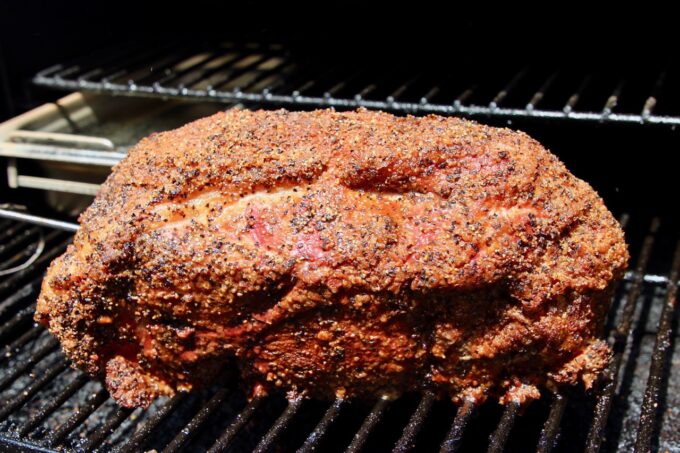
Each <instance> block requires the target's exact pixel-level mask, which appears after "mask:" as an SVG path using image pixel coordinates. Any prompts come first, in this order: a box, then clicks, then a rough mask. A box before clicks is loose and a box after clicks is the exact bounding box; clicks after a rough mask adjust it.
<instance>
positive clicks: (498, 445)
mask: <svg viewBox="0 0 680 453" xmlns="http://www.w3.org/2000/svg"><path fill="white" fill-rule="evenodd" d="M519 407H520V405H519V403H517V402H514V401H513V402H511V403H509V404H508V405H507V406H505V410H504V411H503V416H502V417H501V420H500V422H498V426H497V427H496V430H495V431H494V432H493V434H491V437H490V438H489V440H490V442H489V449H488V450H487V451H488V453H501V452H502V451H503V448H504V447H505V442H506V441H507V440H508V437H509V436H510V431H511V430H512V427H513V426H515V420H516V419H517V413H518V411H519Z"/></svg>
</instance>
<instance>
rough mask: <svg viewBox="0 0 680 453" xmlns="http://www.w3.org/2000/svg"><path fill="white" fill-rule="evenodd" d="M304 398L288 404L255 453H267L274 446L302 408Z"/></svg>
mask: <svg viewBox="0 0 680 453" xmlns="http://www.w3.org/2000/svg"><path fill="white" fill-rule="evenodd" d="M304 400H305V399H304V397H302V396H297V397H295V398H293V399H292V400H290V401H289V402H288V406H287V407H286V409H285V410H284V411H283V413H282V414H281V415H280V416H279V418H277V419H276V421H275V422H274V425H272V427H271V428H270V429H269V431H267V433H266V434H265V435H264V437H262V440H261V441H260V443H259V444H257V446H256V447H255V449H254V450H253V453H265V452H266V451H267V450H268V449H269V448H270V447H271V446H272V444H273V443H274V442H275V441H276V438H277V437H278V436H279V435H280V434H281V433H282V432H283V430H284V429H286V427H287V426H288V424H289V423H290V421H291V420H292V419H293V417H295V414H297V412H298V411H299V410H300V407H302V403H303V402H304Z"/></svg>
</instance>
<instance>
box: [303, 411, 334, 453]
mask: <svg viewBox="0 0 680 453" xmlns="http://www.w3.org/2000/svg"><path fill="white" fill-rule="evenodd" d="M344 405H345V400H343V399H342V398H336V399H335V401H333V404H331V405H330V406H329V407H328V409H327V410H326V413H324V414H323V417H321V420H319V423H318V424H317V425H316V427H315V428H314V431H312V433H311V434H310V435H309V436H307V439H305V443H304V444H302V447H300V448H299V449H298V453H311V452H313V451H316V449H317V447H318V446H319V443H320V442H321V440H322V439H323V437H324V435H325V434H326V431H328V428H330V426H331V425H332V424H333V422H334V421H335V420H336V419H337V418H338V416H339V415H340V412H341V411H342V408H343V407H344Z"/></svg>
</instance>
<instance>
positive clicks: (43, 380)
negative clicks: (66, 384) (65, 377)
mask: <svg viewBox="0 0 680 453" xmlns="http://www.w3.org/2000/svg"><path fill="white" fill-rule="evenodd" d="M67 368H68V363H66V362H65V361H63V360H61V361H59V362H57V363H55V364H54V365H52V366H50V367H49V368H48V369H47V370H45V371H43V373H42V374H41V375H40V376H39V377H37V378H36V379H35V380H34V381H32V382H31V383H30V384H29V385H28V386H27V387H26V388H24V389H23V391H22V392H21V393H19V394H18V395H16V396H15V397H14V398H12V399H11V400H9V401H6V402H5V404H4V405H3V407H2V409H0V421H3V420H5V419H6V418H7V417H8V416H9V415H10V414H12V412H14V411H15V410H16V409H17V408H19V407H21V406H22V405H23V404H24V403H25V402H26V401H28V400H29V399H31V398H32V397H33V395H35V394H36V393H38V392H39V391H40V390H41V389H42V388H43V387H45V386H46V385H47V384H49V383H50V382H52V380H53V379H54V378H55V377H57V376H58V375H59V374H61V373H62V372H63V371H65V370H66V369H67Z"/></svg>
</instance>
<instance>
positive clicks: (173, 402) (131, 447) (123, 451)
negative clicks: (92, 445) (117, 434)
mask: <svg viewBox="0 0 680 453" xmlns="http://www.w3.org/2000/svg"><path fill="white" fill-rule="evenodd" d="M186 397H187V394H186V393H177V394H176V395H175V396H173V397H172V398H170V399H169V400H168V401H167V402H166V403H165V404H164V405H163V406H162V407H161V408H160V409H159V410H158V412H156V413H155V414H153V415H152V416H151V417H150V418H149V419H148V420H147V421H146V422H145V423H144V424H143V425H142V427H141V428H139V429H138V430H137V431H136V432H135V433H134V434H133V435H132V437H131V438H130V440H128V441H127V442H126V443H125V444H123V445H121V446H120V447H119V448H118V449H116V450H115V451H116V452H119V453H131V452H133V451H137V450H141V449H142V447H143V445H144V443H145V442H146V440H147V439H148V438H149V436H150V435H151V433H152V432H153V431H154V430H155V429H156V428H157V427H158V425H160V424H161V423H162V422H163V420H165V419H166V418H167V417H168V415H170V413H171V412H172V411H173V410H174V409H175V408H176V407H177V406H178V405H179V404H180V403H181V402H182V401H184V400H185V399H186Z"/></svg>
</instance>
